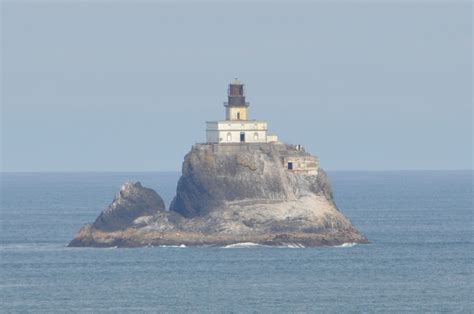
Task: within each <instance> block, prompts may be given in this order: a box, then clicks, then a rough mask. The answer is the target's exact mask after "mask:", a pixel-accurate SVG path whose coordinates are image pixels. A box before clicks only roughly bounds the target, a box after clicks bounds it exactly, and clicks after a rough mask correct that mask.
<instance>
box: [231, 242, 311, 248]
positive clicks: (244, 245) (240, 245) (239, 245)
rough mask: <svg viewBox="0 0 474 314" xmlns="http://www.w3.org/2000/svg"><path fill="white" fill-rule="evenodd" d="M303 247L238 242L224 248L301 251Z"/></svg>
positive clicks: (293, 244) (296, 244)
mask: <svg viewBox="0 0 474 314" xmlns="http://www.w3.org/2000/svg"><path fill="white" fill-rule="evenodd" d="M304 247H305V246H304V245H302V244H300V243H286V244H284V245H278V246H273V245H265V244H258V243H254V242H240V243H234V244H229V245H226V246H224V247H223V248H225V249H241V248H275V249H302V248H304Z"/></svg>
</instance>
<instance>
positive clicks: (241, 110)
mask: <svg viewBox="0 0 474 314" xmlns="http://www.w3.org/2000/svg"><path fill="white" fill-rule="evenodd" d="M239 114H240V117H239ZM225 118H226V120H247V118H248V117H247V107H227V108H226V117H225Z"/></svg>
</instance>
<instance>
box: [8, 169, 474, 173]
mask: <svg viewBox="0 0 474 314" xmlns="http://www.w3.org/2000/svg"><path fill="white" fill-rule="evenodd" d="M323 170H324V171H326V172H428V171H431V172H436V171H438V172H441V171H445V172H448V171H450V172H454V171H457V172H460V171H474V169H473V168H471V169H469V168H461V169H459V168H458V169H332V170H331V169H329V170H326V169H323ZM157 172H162V173H166V172H168V173H181V172H182V171H181V170H19V171H18V170H16V171H10V170H7V171H3V170H0V174H28V173H30V174H34V173H38V174H40V173H157Z"/></svg>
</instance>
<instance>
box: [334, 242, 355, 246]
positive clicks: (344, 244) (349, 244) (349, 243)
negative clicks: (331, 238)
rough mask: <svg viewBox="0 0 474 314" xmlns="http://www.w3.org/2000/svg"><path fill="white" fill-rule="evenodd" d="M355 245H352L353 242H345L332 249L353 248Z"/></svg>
mask: <svg viewBox="0 0 474 314" xmlns="http://www.w3.org/2000/svg"><path fill="white" fill-rule="evenodd" d="M356 245H357V243H354V242H347V243H343V244H341V245H335V246H334V247H353V246H356Z"/></svg>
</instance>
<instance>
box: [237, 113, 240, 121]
mask: <svg viewBox="0 0 474 314" xmlns="http://www.w3.org/2000/svg"><path fill="white" fill-rule="evenodd" d="M237 120H240V112H237Z"/></svg>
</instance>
